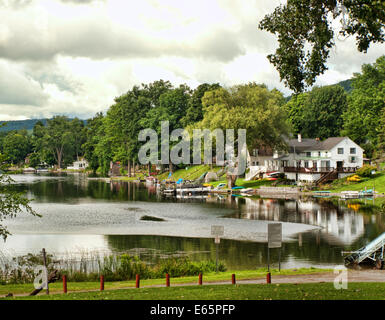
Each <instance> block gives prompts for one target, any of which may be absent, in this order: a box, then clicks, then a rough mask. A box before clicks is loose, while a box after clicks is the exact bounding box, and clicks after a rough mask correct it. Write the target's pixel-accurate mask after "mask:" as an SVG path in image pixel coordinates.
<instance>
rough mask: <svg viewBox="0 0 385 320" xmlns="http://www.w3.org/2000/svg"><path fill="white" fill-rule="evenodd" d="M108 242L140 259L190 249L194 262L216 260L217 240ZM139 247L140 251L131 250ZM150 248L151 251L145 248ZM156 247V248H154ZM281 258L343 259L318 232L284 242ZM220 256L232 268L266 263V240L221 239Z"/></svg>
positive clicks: (274, 254)
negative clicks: (261, 241) (298, 239)
mask: <svg viewBox="0 0 385 320" xmlns="http://www.w3.org/2000/svg"><path fill="white" fill-rule="evenodd" d="M106 238H107V241H108V245H109V247H110V249H111V250H113V251H128V250H130V253H131V254H138V255H140V257H141V259H145V260H146V259H147V261H156V260H158V259H160V257H162V256H163V257H165V255H167V254H168V255H170V254H172V253H174V254H175V253H180V252H187V253H189V254H188V256H189V257H190V258H191V259H192V260H194V261H201V260H208V259H211V260H215V254H216V253H215V252H216V251H215V250H216V245H215V244H214V239H199V238H181V237H166V236H145V235H139V236H131V235H127V236H125V235H108V236H106ZM134 248H137V249H138V248H140V250H137V251H135V250H132V249H134ZM145 249H149V250H145ZM153 249H155V250H153ZM270 253H271V261H273V262H277V261H278V250H271V252H270ZM281 257H282V261H283V262H285V261H291V260H293V259H296V260H298V259H299V260H303V261H306V262H308V263H309V265H311V264H320V263H331V264H339V263H341V262H343V261H342V257H341V248H340V247H335V248H332V247H331V246H330V245H329V244H328V243H327V242H326V241H325V240H323V239H322V238H319V241H318V242H317V233H304V234H302V245H300V243H299V242H298V241H293V242H290V243H284V244H283V246H282V253H281ZM219 258H220V260H221V261H223V262H224V263H225V264H226V266H227V267H228V268H230V269H253V268H259V267H265V266H266V265H267V245H266V243H256V242H249V241H236V240H226V239H221V243H220V253H219Z"/></svg>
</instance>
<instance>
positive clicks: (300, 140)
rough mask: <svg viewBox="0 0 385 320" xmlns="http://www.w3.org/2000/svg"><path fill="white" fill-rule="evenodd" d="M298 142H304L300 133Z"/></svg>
mask: <svg viewBox="0 0 385 320" xmlns="http://www.w3.org/2000/svg"><path fill="white" fill-rule="evenodd" d="M298 142H302V137H301V134H300V133H299V134H298Z"/></svg>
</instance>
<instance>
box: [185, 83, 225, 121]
mask: <svg viewBox="0 0 385 320" xmlns="http://www.w3.org/2000/svg"><path fill="white" fill-rule="evenodd" d="M220 87H221V86H220V85H219V83H214V84H208V83H203V84H201V85H199V86H198V87H197V88H196V89H195V90H194V91H193V93H192V95H191V98H190V99H189V102H188V105H187V109H186V111H185V112H186V114H185V115H184V116H183V118H182V119H181V121H180V122H181V125H182V126H183V127H187V126H188V125H191V124H193V123H194V122H198V121H201V120H202V119H203V106H202V98H203V96H204V94H205V92H207V91H210V90H216V89H219V88H220Z"/></svg>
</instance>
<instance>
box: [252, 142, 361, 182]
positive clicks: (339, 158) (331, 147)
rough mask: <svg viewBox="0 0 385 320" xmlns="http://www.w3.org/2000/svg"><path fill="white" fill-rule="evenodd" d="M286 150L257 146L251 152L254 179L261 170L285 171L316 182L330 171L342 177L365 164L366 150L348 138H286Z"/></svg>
mask: <svg viewBox="0 0 385 320" xmlns="http://www.w3.org/2000/svg"><path fill="white" fill-rule="evenodd" d="M287 145H288V151H287V152H281V153H278V152H273V150H271V149H270V150H266V149H264V150H263V152H262V154H259V150H257V149H255V150H253V151H252V153H251V154H249V155H248V165H249V168H250V170H249V173H248V174H247V176H246V179H251V178H252V177H253V176H255V175H256V174H258V173H266V172H271V171H280V172H284V173H285V174H286V176H287V178H288V179H291V180H296V181H317V180H319V179H321V178H322V177H324V176H326V174H328V176H329V178H341V177H345V176H347V175H350V174H352V172H355V171H356V170H357V168H360V167H362V165H363V151H364V150H363V149H362V148H361V147H360V146H359V145H358V144H356V143H355V142H354V141H352V140H351V139H350V138H348V137H332V138H328V139H326V140H324V141H321V140H319V139H302V138H301V135H298V139H290V140H287Z"/></svg>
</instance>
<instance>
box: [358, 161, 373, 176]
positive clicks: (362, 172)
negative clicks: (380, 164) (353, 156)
mask: <svg viewBox="0 0 385 320" xmlns="http://www.w3.org/2000/svg"><path fill="white" fill-rule="evenodd" d="M376 169H377V168H376V167H375V166H371V165H368V164H365V165H364V166H363V167H362V168H360V169H358V170H357V171H356V174H358V175H359V176H360V177H371V176H372V171H373V170H374V171H376Z"/></svg>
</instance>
